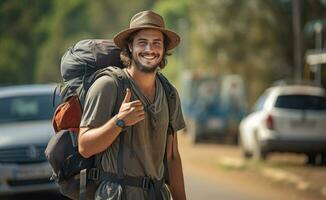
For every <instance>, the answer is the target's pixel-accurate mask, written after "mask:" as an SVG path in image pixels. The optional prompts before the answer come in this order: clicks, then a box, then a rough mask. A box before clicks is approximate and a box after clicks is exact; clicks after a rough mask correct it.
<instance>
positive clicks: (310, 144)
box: [239, 85, 326, 164]
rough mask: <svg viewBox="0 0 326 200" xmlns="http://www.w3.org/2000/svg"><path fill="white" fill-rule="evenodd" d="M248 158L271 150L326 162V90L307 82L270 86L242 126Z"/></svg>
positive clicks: (242, 144) (242, 136)
mask: <svg viewBox="0 0 326 200" xmlns="http://www.w3.org/2000/svg"><path fill="white" fill-rule="evenodd" d="M239 132H240V146H241V149H242V153H243V155H244V156H245V157H247V158H249V157H251V156H254V157H256V158H257V159H261V160H263V159H265V158H266V157H267V155H268V154H269V153H271V152H294V153H305V154H306V155H307V156H308V162H309V163H310V164H317V163H316V162H317V161H321V162H322V163H321V164H325V162H326V92H325V89H323V88H320V87H316V86H307V85H279V86H274V87H271V88H269V89H267V90H266V91H265V92H264V94H263V95H262V96H261V97H260V98H259V99H258V101H257V103H256V105H255V106H254V109H253V112H252V113H251V114H249V115H248V116H246V117H245V118H244V119H243V120H242V121H241V123H240V125H239Z"/></svg>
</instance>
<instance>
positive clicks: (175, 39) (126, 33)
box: [113, 26, 180, 50]
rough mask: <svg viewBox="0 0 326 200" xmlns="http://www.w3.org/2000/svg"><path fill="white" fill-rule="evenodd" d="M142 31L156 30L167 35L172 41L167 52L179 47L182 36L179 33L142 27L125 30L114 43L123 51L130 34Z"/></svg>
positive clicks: (117, 36) (116, 37)
mask: <svg viewBox="0 0 326 200" xmlns="http://www.w3.org/2000/svg"><path fill="white" fill-rule="evenodd" d="M142 29H154V30H158V31H161V32H162V33H163V34H165V35H166V37H168V39H169V40H170V43H169V45H168V46H167V47H166V50H171V49H173V48H175V47H176V46H178V45H179V43H180V36H179V35H178V34H177V33H175V32H173V31H171V30H169V29H165V28H160V27H153V26H140V27H137V28H129V29H126V30H123V31H121V32H119V33H118V34H116V35H115V36H114V38H113V41H114V43H115V44H116V45H117V46H118V47H120V48H121V49H124V48H125V45H126V41H127V39H128V37H129V36H130V34H132V33H133V32H135V31H138V30H142Z"/></svg>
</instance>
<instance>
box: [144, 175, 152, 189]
mask: <svg viewBox="0 0 326 200" xmlns="http://www.w3.org/2000/svg"><path fill="white" fill-rule="evenodd" d="M150 182H151V179H150V178H149V177H148V176H145V177H143V180H142V188H143V189H144V190H147V189H149V186H150Z"/></svg>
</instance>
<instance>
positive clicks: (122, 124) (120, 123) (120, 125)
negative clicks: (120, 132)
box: [116, 119, 125, 128]
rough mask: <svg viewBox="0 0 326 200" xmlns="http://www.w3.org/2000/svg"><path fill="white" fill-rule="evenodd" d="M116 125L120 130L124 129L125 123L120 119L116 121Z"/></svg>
mask: <svg viewBox="0 0 326 200" xmlns="http://www.w3.org/2000/svg"><path fill="white" fill-rule="evenodd" d="M116 124H117V125H118V126H119V127H121V128H124V127H125V122H124V121H123V120H122V119H118V120H117V123H116Z"/></svg>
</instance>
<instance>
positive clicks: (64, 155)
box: [45, 39, 123, 199]
mask: <svg viewBox="0 0 326 200" xmlns="http://www.w3.org/2000/svg"><path fill="white" fill-rule="evenodd" d="M108 66H116V67H120V68H123V64H122V62H121V60H120V49H119V48H118V47H117V46H115V44H114V43H113V41H112V40H98V39H89V40H82V41H80V42H78V43H76V44H75V45H74V46H72V47H70V48H69V49H68V51H67V52H66V53H65V54H64V55H63V57H62V59H61V66H60V67H61V75H62V78H63V84H60V85H59V86H58V87H57V88H56V92H55V93H59V96H60V97H61V101H62V103H61V104H60V105H59V106H58V107H57V109H56V111H55V113H54V115H53V128H54V130H55V132H56V134H55V135H54V136H52V138H51V139H50V141H49V143H48V146H47V148H46V150H45V155H46V158H47V160H48V161H49V163H50V165H51V167H52V170H53V174H52V177H51V178H52V179H53V180H55V182H56V183H57V184H58V185H59V188H60V191H61V193H62V194H63V195H65V196H67V197H69V198H71V199H78V198H79V193H80V188H79V187H80V178H79V174H80V171H81V170H82V169H88V168H92V167H93V165H94V157H91V158H88V159H86V158H83V157H82V156H81V155H80V154H79V152H78V146H77V133H78V131H79V124H80V120H81V116H82V110H83V105H84V99H85V96H86V93H87V91H88V89H89V88H90V86H91V85H92V83H93V82H94V81H95V80H96V79H97V78H99V77H100V76H103V75H105V73H110V72H111V71H110V70H118V69H117V68H113V67H112V68H110V70H105V68H107V67H108ZM55 96H57V94H56V95H55ZM89 185H90V187H88V188H87V190H88V191H90V192H88V193H89V194H90V195H91V194H92V193H93V192H92V191H91V190H95V186H94V184H93V183H91V184H89ZM92 186H93V187H92Z"/></svg>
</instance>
